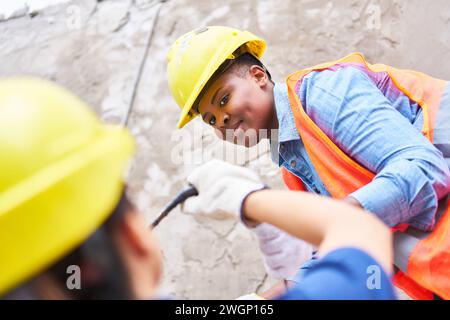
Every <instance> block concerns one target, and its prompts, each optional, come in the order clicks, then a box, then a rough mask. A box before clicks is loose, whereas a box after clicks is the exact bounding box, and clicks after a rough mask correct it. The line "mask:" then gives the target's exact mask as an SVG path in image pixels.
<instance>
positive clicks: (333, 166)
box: [282, 53, 450, 299]
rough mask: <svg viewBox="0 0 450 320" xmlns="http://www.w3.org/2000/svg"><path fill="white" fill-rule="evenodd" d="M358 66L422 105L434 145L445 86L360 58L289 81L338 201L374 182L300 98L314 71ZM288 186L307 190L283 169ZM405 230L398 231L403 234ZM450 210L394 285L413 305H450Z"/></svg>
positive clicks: (304, 129) (301, 124)
mask: <svg viewBox="0 0 450 320" xmlns="http://www.w3.org/2000/svg"><path fill="white" fill-rule="evenodd" d="M346 63H349V64H358V65H359V66H361V67H363V68H366V70H368V72H375V73H378V72H386V73H387V74H388V75H389V76H390V78H391V80H392V81H393V83H394V84H395V85H396V86H397V88H398V89H399V90H401V91H402V92H403V93H404V94H405V95H406V96H408V97H409V98H410V99H411V100H413V101H414V102H416V103H418V104H419V105H420V107H421V108H422V111H423V115H424V126H423V129H422V133H423V134H424V135H425V136H426V137H427V138H428V139H429V140H430V141H431V142H433V128H434V123H435V119H436V115H437V112H438V109H439V106H440V102H441V98H442V95H443V93H444V90H445V86H446V84H447V82H446V81H443V80H439V79H435V78H432V77H430V76H427V75H425V74H423V73H420V72H416V71H411V70H399V69H395V68H392V67H390V66H386V65H383V64H375V65H371V64H369V63H367V62H366V60H365V58H364V56H363V55H362V54H361V53H354V54H351V55H349V56H347V57H345V58H343V59H340V60H337V61H334V62H329V63H325V64H321V65H318V66H315V67H312V68H308V69H304V70H301V71H298V72H296V73H294V74H292V75H290V76H289V77H288V78H287V80H286V83H287V85H288V93H289V102H290V105H291V109H292V113H293V115H294V119H295V125H296V127H297V130H298V132H299V134H300V136H301V138H302V141H303V143H304V145H305V149H306V151H307V153H308V155H309V157H310V158H311V161H312V163H313V166H314V168H315V169H316V171H317V173H318V175H319V176H320V178H321V180H322V182H323V183H324V185H325V187H326V188H327V190H328V191H329V192H330V194H331V196H332V197H333V198H337V199H342V198H345V197H347V196H348V195H349V194H351V193H352V192H354V191H356V190H358V189H360V188H361V187H363V186H364V185H366V184H368V183H370V182H371V181H372V179H373V178H374V177H375V174H374V173H373V172H370V171H368V170H367V169H365V168H364V167H362V166H361V165H360V164H358V163H357V162H356V161H354V160H353V159H351V158H350V157H349V156H348V155H346V154H345V153H344V152H343V151H342V150H341V149H339V147H338V146H336V144H335V143H333V141H331V139H330V138H329V137H328V136H327V135H326V134H325V133H324V132H323V131H322V130H321V129H320V128H319V127H318V126H317V125H316V124H315V123H314V122H313V120H312V119H311V118H310V117H309V116H308V115H307V114H306V112H305V110H304V109H303V106H302V104H301V102H300V100H299V98H298V96H297V94H296V89H297V87H298V86H299V85H300V84H301V81H302V80H303V77H305V76H306V75H307V74H309V73H310V72H313V71H322V70H325V69H328V68H331V67H334V66H336V65H337V64H346ZM282 174H283V179H284V181H285V184H286V185H287V186H288V188H289V189H291V190H305V189H304V186H303V184H302V182H301V180H300V179H299V178H298V177H297V176H295V175H293V174H292V173H290V172H289V171H287V170H286V169H284V168H283V169H282ZM404 229H405V228H399V229H395V230H401V231H404ZM449 229H450V206H448V207H447V208H446V210H445V213H444V214H443V216H442V218H441V219H440V220H439V222H438V223H437V225H436V227H435V229H434V230H433V232H432V233H431V234H430V235H429V236H428V237H427V238H426V239H424V240H421V241H419V242H418V244H417V245H416V246H415V247H414V249H413V251H412V252H411V254H410V257H409V260H408V267H407V269H408V270H407V274H404V273H402V272H399V273H397V274H396V275H395V276H394V278H393V282H394V284H395V285H396V286H397V287H399V288H401V289H402V290H404V291H405V292H406V293H407V294H408V295H410V296H411V297H412V298H414V299H432V298H433V293H434V294H436V295H438V296H440V297H442V298H444V299H450V230H449Z"/></svg>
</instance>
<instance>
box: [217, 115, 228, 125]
mask: <svg viewBox="0 0 450 320" xmlns="http://www.w3.org/2000/svg"><path fill="white" fill-rule="evenodd" d="M229 122H230V115H229V114H227V113H226V112H223V113H222V114H221V115H220V116H219V118H218V122H217V126H218V127H219V128H225V127H226V126H227V124H228V123H229Z"/></svg>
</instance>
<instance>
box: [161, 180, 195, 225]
mask: <svg viewBox="0 0 450 320" xmlns="http://www.w3.org/2000/svg"><path fill="white" fill-rule="evenodd" d="M194 196H198V191H197V189H196V188H195V187H194V186H193V185H191V184H190V185H189V186H188V187H187V188H186V189H184V190H183V191H181V192H180V193H178V194H177V195H176V196H175V198H173V199H172V201H170V202H169V203H168V204H167V206H166V207H165V208H164V210H163V211H162V212H161V213H160V214H159V216H158V218H156V219H155V221H153V223H152V228H154V227H156V226H157V225H158V224H159V223H160V222H161V221H162V220H163V219H164V218H165V217H167V215H168V214H169V213H170V211H172V210H173V208H175V207H176V206H177V205H179V204H180V203H183V202H184V201H186V200H187V199H188V198H190V197H194Z"/></svg>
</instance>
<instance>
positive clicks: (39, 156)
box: [0, 78, 134, 295]
mask: <svg viewBox="0 0 450 320" xmlns="http://www.w3.org/2000/svg"><path fill="white" fill-rule="evenodd" d="M133 151H134V141H133V139H132V137H131V135H130V134H129V133H128V132H127V131H126V130H125V129H123V128H120V127H115V126H107V125H103V124H102V123H101V122H100V121H99V120H98V118H97V117H96V115H95V114H94V113H93V112H92V111H90V110H89V107H88V106H87V105H86V104H84V103H83V102H82V101H81V100H79V99H78V98H77V97H75V96H74V95H72V94H71V93H69V92H68V91H66V90H65V89H63V88H61V87H59V86H57V85H55V84H52V83H50V82H47V81H43V80H38V79H32V78H11V79H0V177H1V178H0V295H2V294H4V293H6V292H7V291H8V290H10V289H12V288H13V287H14V286H16V285H18V284H20V283H21V282H23V281H25V280H27V279H28V278H30V277H32V276H34V275H36V274H38V273H39V272H41V271H43V270H44V269H45V268H46V267H49V266H51V265H52V264H53V263H55V262H57V261H58V260H59V259H60V258H62V257H64V256H65V255H66V254H68V253H69V252H70V251H71V250H73V249H75V248H76V247H77V246H78V245H80V244H81V243H82V242H84V241H85V240H86V239H87V238H88V237H89V236H90V235H91V234H92V233H93V232H94V231H95V230H96V229H97V228H98V227H99V226H100V225H101V224H102V223H103V222H104V221H105V219H106V218H107V217H108V216H109V215H110V214H111V212H112V211H113V210H114V207H115V205H116V204H117V202H118V201H119V199H120V196H121V193H122V191H123V187H124V182H123V181H124V179H123V178H124V177H123V175H124V171H125V168H126V165H127V163H128V161H129V159H130V156H131V154H132V153H133Z"/></svg>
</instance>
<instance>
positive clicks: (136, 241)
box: [121, 211, 152, 255]
mask: <svg viewBox="0 0 450 320" xmlns="http://www.w3.org/2000/svg"><path fill="white" fill-rule="evenodd" d="M121 229H122V234H123V237H124V238H125V239H124V240H125V241H126V242H127V243H128V244H129V249H131V250H134V253H135V254H138V255H148V254H151V251H152V245H151V241H149V238H150V234H149V233H150V230H149V227H147V223H146V221H145V219H144V217H143V216H142V215H141V214H139V213H138V212H135V211H129V212H127V213H126V215H125V217H124V219H123V220H122V225H121Z"/></svg>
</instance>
